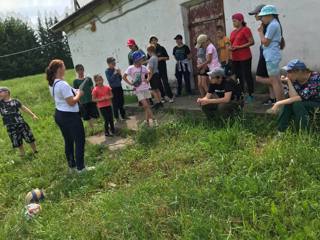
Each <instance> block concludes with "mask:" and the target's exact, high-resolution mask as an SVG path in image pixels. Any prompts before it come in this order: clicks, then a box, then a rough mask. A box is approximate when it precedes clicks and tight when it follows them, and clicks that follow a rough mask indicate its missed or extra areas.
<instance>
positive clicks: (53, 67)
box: [46, 59, 64, 87]
mask: <svg viewBox="0 0 320 240" xmlns="http://www.w3.org/2000/svg"><path fill="white" fill-rule="evenodd" d="M63 65H64V62H63V61H62V60H60V59H54V60H52V61H51V62H50V64H49V66H48V67H47V68H46V79H47V81H48V84H49V86H51V87H52V85H53V82H54V80H55V77H56V74H57V71H58V69H59V68H61V67H63Z"/></svg>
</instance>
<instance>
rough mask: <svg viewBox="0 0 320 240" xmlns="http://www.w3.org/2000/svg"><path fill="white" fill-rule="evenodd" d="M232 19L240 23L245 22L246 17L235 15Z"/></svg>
mask: <svg viewBox="0 0 320 240" xmlns="http://www.w3.org/2000/svg"><path fill="white" fill-rule="evenodd" d="M232 19H235V20H238V21H240V22H243V21H244V16H243V15H242V13H236V14H234V15H232Z"/></svg>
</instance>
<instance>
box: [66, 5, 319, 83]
mask: <svg viewBox="0 0 320 240" xmlns="http://www.w3.org/2000/svg"><path fill="white" fill-rule="evenodd" d="M146 1H147V0H134V1H130V2H129V3H128V4H126V5H124V7H123V8H122V9H121V11H114V12H112V13H107V14H106V13H105V14H100V17H101V18H102V20H106V19H109V18H110V17H114V16H117V15H118V14H120V13H123V12H125V11H126V10H128V9H131V8H133V7H135V6H137V5H139V4H141V3H143V2H146ZM194 1H196V0H194ZM318 1H319V0H305V1H293V0H281V1H276V0H269V1H259V0H225V1H224V5H225V6H224V8H225V16H226V26H227V33H228V34H229V33H230V32H231V30H232V21H231V19H230V16H231V15H232V14H233V13H235V12H243V13H245V17H246V21H247V22H248V26H249V27H250V28H251V29H252V32H253V33H254V38H255V40H256V45H255V46H254V47H253V48H252V52H253V56H254V57H253V70H255V69H256V65H257V60H258V54H259V50H258V47H259V38H258V34H257V28H258V26H259V24H258V22H256V21H255V19H254V17H250V16H249V15H247V12H248V11H249V10H251V9H253V8H254V7H255V6H256V5H258V4H261V3H263V2H265V3H270V4H275V5H276V6H277V7H278V8H279V12H280V13H281V15H280V19H281V21H282V24H283V29H284V35H285V39H286V43H287V46H286V48H285V50H284V51H283V62H282V64H285V63H286V62H287V61H288V60H289V59H292V58H301V59H303V60H305V61H306V62H307V64H308V65H309V66H310V67H312V68H313V69H319V70H320V46H319V44H318V40H319V39H320V31H318V26H317V24H318V23H319V21H318V20H319V14H318V13H319V12H320V11H319V10H320V3H319V2H318ZM185 2H190V1H186V0H155V1H152V2H151V3H149V4H146V5H145V6H143V7H141V8H139V9H137V10H134V11H131V12H129V13H127V14H126V15H124V16H122V17H120V18H116V19H115V20H112V21H110V22H108V23H107V24H101V23H99V22H98V21H97V31H96V32H94V33H93V32H91V31H90V30H89V29H88V28H86V27H85V25H83V26H79V27H77V28H76V29H75V30H74V31H73V32H69V33H68V38H69V44H70V48H71V52H72V57H73V60H74V63H75V64H77V63H83V64H84V65H85V68H86V70H87V74H89V75H93V74H96V73H100V74H103V73H104V69H105V68H106V63H105V61H106V57H107V56H114V57H116V58H117V60H118V66H119V67H120V68H121V69H123V70H125V69H126V68H127V66H128V62H127V54H128V51H129V50H128V48H127V46H126V41H127V39H128V38H131V37H132V38H135V39H136V41H137V43H138V45H139V46H140V47H141V48H142V49H146V46H147V44H148V39H149V36H150V35H153V34H155V35H157V36H158V38H159V43H160V44H161V45H163V46H165V47H166V49H167V51H168V53H169V55H170V58H171V59H170V61H168V73H169V78H170V79H171V80H174V79H175V78H174V64H175V62H174V60H173V57H172V49H173V47H174V46H175V41H174V40H173V37H174V36H175V35H176V34H177V33H181V34H182V35H183V36H185V37H186V38H185V39H186V40H187V41H188V32H187V31H188V27H187V23H186V22H185V21H184V19H186V12H185V11H183V7H181V4H182V3H185ZM185 34H186V35H185Z"/></svg>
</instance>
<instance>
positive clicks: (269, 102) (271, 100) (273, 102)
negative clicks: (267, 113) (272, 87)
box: [262, 98, 276, 106]
mask: <svg viewBox="0 0 320 240" xmlns="http://www.w3.org/2000/svg"><path fill="white" fill-rule="evenodd" d="M275 103H276V99H272V98H269V99H267V100H266V101H264V102H263V103H262V104H263V105H265V106H272V105H273V104H275Z"/></svg>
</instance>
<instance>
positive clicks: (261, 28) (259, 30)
mask: <svg viewBox="0 0 320 240" xmlns="http://www.w3.org/2000/svg"><path fill="white" fill-rule="evenodd" d="M263 30H264V26H263V24H261V25H260V27H259V28H258V32H263Z"/></svg>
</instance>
